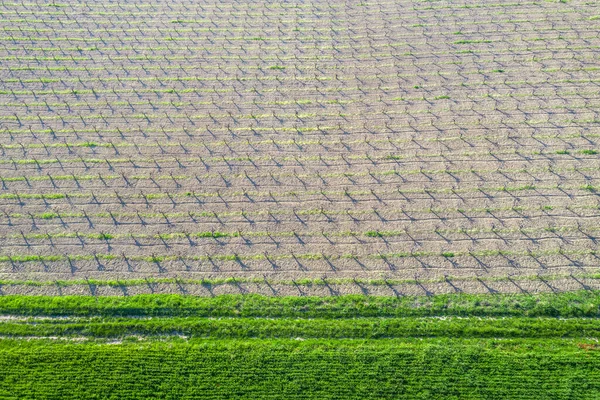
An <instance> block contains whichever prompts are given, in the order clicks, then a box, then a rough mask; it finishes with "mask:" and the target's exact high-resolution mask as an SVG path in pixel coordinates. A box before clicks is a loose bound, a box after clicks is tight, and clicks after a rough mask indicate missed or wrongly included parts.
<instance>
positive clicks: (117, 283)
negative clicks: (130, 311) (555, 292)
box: [0, 273, 600, 316]
mask: <svg viewBox="0 0 600 400" xmlns="http://www.w3.org/2000/svg"><path fill="white" fill-rule="evenodd" d="M563 279H578V280H579V279H585V280H588V279H589V280H600V274H582V273H577V274H572V273H571V274H543V275H539V274H538V275H506V276H483V275H482V276H451V275H444V276H442V277H439V278H418V279H417V278H415V279H395V278H373V279H362V278H328V277H322V278H298V279H293V280H281V279H269V278H266V277H262V278H252V277H229V278H201V279H185V278H178V277H175V278H153V277H147V278H142V279H120V280H99V279H93V278H90V279H87V278H86V279H68V280H47V281H45V280H6V279H2V280H0V285H4V286H9V285H10V286H31V287H43V286H58V287H68V286H96V287H102V286H108V287H131V286H151V285H161V284H181V285H202V286H220V285H237V284H258V285H260V284H270V285H282V286H328V285H361V284H362V285H370V286H388V287H390V286H396V285H419V284H435V283H448V282H479V281H480V282H524V281H540V282H552V281H560V280H563ZM596 313H597V310H596ZM594 316H595V315H594Z"/></svg>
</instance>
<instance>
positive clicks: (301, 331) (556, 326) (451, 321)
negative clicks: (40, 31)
mask: <svg viewBox="0 0 600 400" xmlns="http://www.w3.org/2000/svg"><path fill="white" fill-rule="evenodd" d="M2 336H5V337H7V336H12V337H56V336H58V337H65V338H67V337H78V338H81V337H87V338H127V337H131V336H143V337H148V338H157V337H163V338H164V337H172V336H183V337H188V338H213V339H251V338H260V339H267V338H285V339H296V338H302V339H306V338H314V339H384V338H385V339H390V338H434V337H439V338H445V337H450V338H584V337H586V338H589V337H600V321H598V320H596V319H589V318H568V319H557V318H502V319H490V318H480V317H470V318H463V317H445V318H444V319H441V318H436V317H433V318H432V317H424V318H423V317H407V318H344V319H324V318H317V319H297V318H293V319H290V318H281V319H279V318H276V319H270V318H269V319H267V318H218V319H208V318H196V317H187V318H169V317H158V318H156V317H155V318H152V319H139V318H110V317H109V318H106V317H100V318H98V317H94V318H87V317H83V318H80V317H71V318H58V319H55V318H43V319H39V318H27V319H24V320H14V319H13V320H9V321H5V322H2V323H0V337H2Z"/></svg>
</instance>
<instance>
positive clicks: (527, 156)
mask: <svg viewBox="0 0 600 400" xmlns="http://www.w3.org/2000/svg"><path fill="white" fill-rule="evenodd" d="M530 137H531V138H536V139H541V138H540V137H538V136H537V135H533V136H525V137H512V136H511V137H510V138H511V139H512V140H518V139H523V138H530ZM597 137H600V135H598V134H596V135H595V134H590V135H588V134H586V135H585V136H584V135H581V134H579V135H578V134H570V135H569V134H568V135H561V136H551V135H546V137H544V139H556V140H566V139H574V138H582V139H588V141H589V142H591V141H590V139H592V138H597ZM461 139H462V141H469V142H474V141H475V142H476V141H481V140H486V142H489V141H492V140H494V139H504V137H483V138H482V137H468V138H464V137H463V138H455V137H447V138H433V139H432V138H425V139H419V140H417V139H414V140H411V139H392V138H388V140H383V139H374V140H371V139H368V138H364V139H357V140H346V141H344V140H341V139H340V140H320V139H319V140H295V139H292V140H275V139H273V140H260V141H249V140H248V141H247V142H246V143H244V142H241V144H246V146H247V147H246V148H245V149H244V150H245V151H246V152H247V153H250V152H249V150H251V149H252V150H253V151H256V149H253V146H265V145H270V146H273V147H275V149H277V150H278V151H282V149H281V148H279V146H294V147H295V148H296V149H297V150H299V151H302V152H304V151H306V147H312V146H318V147H321V148H323V149H324V150H329V151H331V153H333V151H332V150H331V149H328V147H330V146H336V145H338V146H341V147H343V148H345V149H346V150H349V151H351V150H352V145H360V144H366V145H369V146H374V145H378V144H379V145H381V144H390V145H391V146H392V148H391V149H389V148H387V149H383V148H374V149H373V150H375V151H377V152H381V151H384V150H387V151H390V154H387V155H385V154H384V155H377V154H351V153H349V154H347V155H346V154H344V155H325V156H324V155H322V154H317V155H306V156H301V155H300V156H298V155H295V156H273V155H269V156H261V155H250V154H246V155H244V156H224V155H222V156H220V157H219V156H205V157H202V156H198V157H189V156H182V157H181V158H179V157H172V156H171V157H164V156H161V155H164V154H167V153H168V152H167V151H166V150H165V149H175V150H182V151H183V152H184V154H189V153H190V150H189V149H195V148H201V149H205V150H207V151H208V152H209V154H210V153H211V152H212V151H213V150H214V147H217V148H218V147H225V148H227V149H229V150H230V151H232V152H235V151H236V150H234V149H235V147H236V146H235V145H236V143H237V145H238V146H239V145H240V142H235V141H218V142H205V143H202V144H199V143H194V142H192V143H172V142H165V143H160V142H159V143H151V142H150V143H140V144H137V143H136V144H132V143H130V142H116V143H115V142H89V141H88V142H71V143H69V142H63V143H50V144H39V143H29V144H19V145H15V144H5V145H2V144H0V150H13V149H17V150H22V151H23V152H24V153H29V152H28V150H30V149H44V150H46V153H47V154H48V155H50V154H51V153H50V151H49V150H50V149H57V148H59V149H60V148H64V149H67V150H69V152H70V153H72V150H73V149H78V148H91V149H96V148H101V149H102V148H103V149H114V150H115V155H118V154H120V152H119V150H118V149H120V148H125V149H127V148H135V149H136V150H138V153H140V154H141V151H140V150H141V149H144V150H147V149H159V150H160V154H161V155H157V156H155V157H149V158H134V157H118V158H114V157H113V158H97V157H77V158H64V157H61V158H60V159H59V158H35V157H32V158H26V159H15V158H10V159H9V158H7V159H3V160H0V165H1V164H11V165H13V166H14V165H30V164H35V165H37V166H41V165H47V164H72V163H89V164H123V163H125V164H130V165H135V164H136V163H152V164H154V165H157V163H165V162H176V163H178V164H179V167H180V168H183V164H187V163H215V162H216V163H221V162H235V161H246V162H250V163H252V164H255V163H259V162H264V161H268V162H272V163H273V165H278V166H282V165H279V164H280V163H286V162H289V161H293V162H296V163H297V164H299V163H304V162H308V161H319V162H321V163H322V164H323V165H327V164H326V163H327V162H328V161H344V163H347V161H348V160H350V161H369V162H370V163H374V162H382V161H386V160H387V161H403V162H404V163H407V162H410V161H413V162H416V161H419V162H422V161H423V160H422V159H427V158H440V157H442V158H443V159H444V160H442V161H444V162H446V161H448V160H449V159H450V158H456V157H461V158H462V157H468V159H469V160H471V161H479V160H481V159H484V160H486V161H487V159H488V157H492V158H493V157H497V156H509V155H515V156H519V157H520V158H523V159H524V160H531V159H532V158H533V156H553V159H556V160H560V157H555V156H573V157H577V156H584V155H596V154H598V150H596V149H594V148H591V149H580V150H575V149H574V148H570V149H567V148H560V149H558V150H557V149H553V148H548V147H549V145H547V144H545V146H546V148H541V149H536V150H525V149H509V150H498V151H492V150H489V151H462V152H460V151H457V150H450V149H448V150H446V151H445V152H444V153H440V152H433V153H430V152H418V153H414V154H405V155H402V154H396V153H395V152H394V150H397V146H396V145H398V144H402V143H414V142H416V143H419V142H421V141H422V142H442V143H447V142H451V141H454V140H461ZM563 146H564V144H563ZM473 147H474V146H473ZM523 147H525V146H523ZM249 148H250V149H249ZM237 151H240V150H237ZM285 151H286V152H289V151H290V149H289V148H286V149H285ZM353 152H356V150H354V151H353ZM3 155H5V156H6V153H4V152H3ZM519 157H517V160H518V159H519ZM567 159H571V158H567ZM503 161H513V160H511V159H504V160H503ZM382 164H383V163H382ZM220 176H221V175H219V177H220Z"/></svg>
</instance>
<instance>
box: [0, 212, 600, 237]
mask: <svg viewBox="0 0 600 400" xmlns="http://www.w3.org/2000/svg"><path fill="white" fill-rule="evenodd" d="M582 220H584V219H583V218H582V219H581V220H580V222H581V221H582ZM599 231H600V227H595V226H585V225H584V226H582V225H556V224H553V225H551V226H545V227H537V228H525V227H520V228H495V227H493V228H456V229H443V228H435V229H402V230H393V231H389V230H370V231H366V232H359V231H335V232H325V231H322V232H314V231H308V232H303V231H287V232H286V231H235V232H220V231H214V230H212V231H202V232H169V233H158V234H146V233H85V232H73V231H68V232H54V233H27V234H25V233H22V232H21V233H20V234H5V235H0V239H20V238H22V239H26V240H28V239H34V240H45V239H64V238H78V239H96V240H104V241H108V240H119V239H164V240H170V239H189V238H193V239H219V238H246V237H248V238H261V237H263V238H264V237H278V238H279V237H282V238H300V237H325V238H344V237H352V238H387V237H401V236H407V235H412V234H432V233H435V234H439V235H448V234H462V235H477V234H480V233H495V234H512V233H517V234H522V235H526V236H529V234H536V233H544V232H545V233H557V234H561V233H569V232H581V233H582V234H584V235H585V236H587V237H588V238H593V237H594V236H595V235H596V234H597V232H599ZM557 237H559V236H557Z"/></svg>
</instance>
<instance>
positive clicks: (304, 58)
mask: <svg viewBox="0 0 600 400" xmlns="http://www.w3.org/2000/svg"><path fill="white" fill-rule="evenodd" d="M599 47H600V46H593V45H585V46H582V45H574V44H570V45H569V44H568V45H565V46H548V45H546V46H537V47H525V48H519V49H518V50H519V52H518V53H517V52H516V49H502V48H495V49H472V48H471V49H468V50H441V51H437V50H428V51H415V50H409V51H405V52H402V53H399V52H397V51H396V52H391V53H373V52H369V54H353V55H351V56H350V55H349V56H347V57H346V58H345V57H344V55H337V56H331V55H328V54H318V55H314V54H313V55H300V56H299V55H298V54H294V55H285V54H276V55H249V54H237V55H227V54H222V55H218V56H216V55H198V54H197V52H195V51H192V50H189V52H190V53H191V54H190V55H189V56H186V55H177V54H169V55H158V56H157V55H153V54H149V53H151V52H153V51H159V50H164V51H173V47H171V46H163V47H151V48H146V49H140V48H137V47H132V48H114V47H107V48H105V49H104V51H109V50H115V51H131V50H146V51H145V52H144V53H145V54H144V55H140V54H131V55H119V54H117V55H103V54H102V51H103V49H101V48H99V47H97V46H94V47H81V46H77V47H46V48H44V47H29V46H18V47H7V46H4V47H3V50H4V51H7V52H13V51H43V52H53V51H56V52H61V53H62V55H53V56H29V55H19V56H14V55H6V56H0V60H2V61H20V62H24V61H36V62H41V61H56V62H61V63H62V62H65V61H72V62H75V63H76V62H78V61H96V62H114V61H127V62H133V61H149V62H151V61H159V60H160V61H164V62H167V63H169V62H178V61H189V62H194V61H209V60H211V61H212V60H220V61H223V62H224V61H226V60H229V61H235V62H251V61H261V62H266V61H273V62H282V61H294V62H297V63H300V62H304V63H306V62H310V61H314V62H321V61H324V60H331V61H336V62H338V63H341V62H344V61H346V62H348V61H353V62H356V61H359V60H369V61H372V60H373V59H374V58H391V59H395V60H403V59H405V57H424V58H433V59H435V60H439V61H441V59H440V57H439V56H453V57H456V56H459V57H461V58H463V59H464V58H465V55H469V54H471V55H474V56H477V55H493V56H501V55H503V54H510V55H513V56H514V55H515V54H518V55H523V56H526V57H535V56H536V52H538V51H539V52H544V53H551V54H553V53H554V52H560V51H562V50H569V51H571V52H576V51H580V50H589V51H593V50H597V49H598V48H599ZM187 49H188V48H187V47H183V48H180V49H179V50H187ZM369 49H371V48H370V47H369ZM66 51H71V52H77V55H76V56H74V55H72V54H71V55H66V54H65V53H64V52H66ZM88 51H98V52H101V58H92V57H88V56H83V55H82V53H84V52H88Z"/></svg>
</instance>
